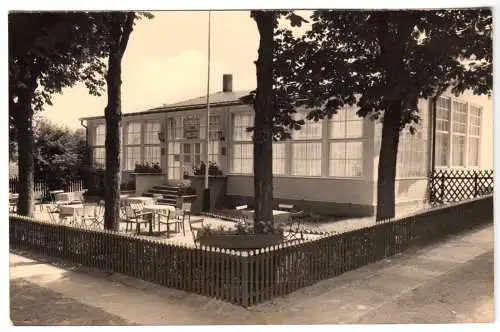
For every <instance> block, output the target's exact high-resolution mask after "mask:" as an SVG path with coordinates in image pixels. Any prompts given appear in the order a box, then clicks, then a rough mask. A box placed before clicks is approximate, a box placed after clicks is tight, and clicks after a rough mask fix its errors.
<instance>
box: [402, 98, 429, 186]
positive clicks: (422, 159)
mask: <svg viewBox="0 0 500 332" xmlns="http://www.w3.org/2000/svg"><path fill="white" fill-rule="evenodd" d="M418 109H419V116H420V120H419V122H418V123H417V124H412V126H413V128H414V129H415V130H416V132H415V133H414V134H412V133H411V132H410V127H409V126H407V127H406V128H404V129H403V130H402V131H401V133H400V135H399V146H398V158H397V163H396V175H397V177H398V178H412V177H426V176H427V170H428V162H427V160H428V158H427V150H428V149H427V145H428V139H427V137H428V125H427V124H428V119H429V116H428V107H427V104H426V103H425V102H423V101H422V100H421V101H420V102H419V104H418Z"/></svg>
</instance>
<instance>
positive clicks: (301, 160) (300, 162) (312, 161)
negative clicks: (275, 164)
mask: <svg viewBox="0 0 500 332" xmlns="http://www.w3.org/2000/svg"><path fill="white" fill-rule="evenodd" d="M292 175H306V176H320V175H321V143H293V144H292Z"/></svg>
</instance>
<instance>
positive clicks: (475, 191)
mask: <svg viewBox="0 0 500 332" xmlns="http://www.w3.org/2000/svg"><path fill="white" fill-rule="evenodd" d="M477 178H478V177H477V172H474V197H477V196H479V195H478V183H477V180H478V179H477Z"/></svg>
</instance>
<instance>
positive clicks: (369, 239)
mask: <svg viewBox="0 0 500 332" xmlns="http://www.w3.org/2000/svg"><path fill="white" fill-rule="evenodd" d="M492 221H493V196H492V195H490V196H486V197H482V198H478V199H473V200H470V201H467V202H462V203H456V204H450V205H446V206H443V207H439V208H433V209H430V210H428V211H425V212H423V213H420V214H415V215H412V216H408V217H405V218H403V219H399V220H389V221H386V222H383V223H379V224H376V225H374V226H371V227H368V228H364V229H359V230H355V231H350V232H346V233H343V234H333V235H332V234H328V235H325V236H323V237H320V238H318V239H316V240H308V241H297V243H289V244H281V245H278V246H274V247H271V248H266V249H263V250H254V251H232V250H224V249H216V248H206V247H203V248H193V247H186V246H178V245H173V244H169V243H165V242H159V241H154V240H149V239H144V238H139V237H137V236H132V235H124V234H120V233H115V232H110V231H99V230H91V229H80V228H75V227H71V226H64V225H56V224H49V223H43V222H38V221H34V220H32V219H29V218H26V217H21V216H15V215H11V216H10V218H9V224H10V227H9V238H10V244H11V246H12V247H15V248H23V249H31V250H36V251H40V252H42V253H45V254H47V255H51V256H57V257H61V258H63V259H67V260H69V261H72V262H75V263H78V264H83V265H86V266H89V267H96V268H100V269H106V270H108V271H113V272H117V273H122V274H126V275H129V276H131V277H135V278H139V279H143V280H146V281H150V282H153V283H156V284H160V285H164V286H167V287H172V288H177V289H180V290H184V291H188V292H192V293H197V294H200V295H204V296H209V297H214V298H218V299H221V300H224V301H228V302H231V303H234V304H238V305H242V306H245V307H246V306H251V305H254V304H257V303H261V302H263V301H266V300H270V299H272V298H274V297H277V296H283V295H286V294H288V293H290V292H293V291H295V290H298V289H300V288H303V287H306V286H308V285H312V284H314V283H316V282H318V281H321V280H324V279H328V278H332V277H335V276H337V275H339V274H341V273H344V272H347V271H350V270H353V269H356V268H359V267H361V266H363V265H366V264H369V263H372V262H376V261H378V260H381V259H383V258H385V257H388V256H391V255H394V254H396V253H399V252H402V251H404V250H405V249H407V248H408V247H410V246H412V245H415V244H424V243H429V242H432V241H435V240H439V239H442V238H444V237H445V236H447V235H449V234H454V233H457V232H460V231H462V230H465V229H468V228H472V227H475V226H478V225H482V224H486V223H490V222H492Z"/></svg>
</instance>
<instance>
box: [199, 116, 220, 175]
mask: <svg viewBox="0 0 500 332" xmlns="http://www.w3.org/2000/svg"><path fill="white" fill-rule="evenodd" d="M205 127H206V126H205ZM221 133H222V127H221V117H220V115H211V116H210V127H209V133H208V134H209V136H208V137H209V140H208V161H210V162H213V163H216V164H217V165H220V153H219V151H220V146H219V139H220V137H219V135H220V134H221ZM203 137H205V135H203Z"/></svg>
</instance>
